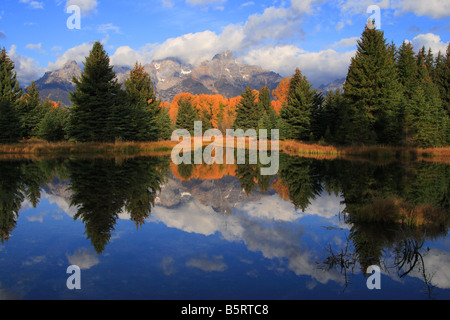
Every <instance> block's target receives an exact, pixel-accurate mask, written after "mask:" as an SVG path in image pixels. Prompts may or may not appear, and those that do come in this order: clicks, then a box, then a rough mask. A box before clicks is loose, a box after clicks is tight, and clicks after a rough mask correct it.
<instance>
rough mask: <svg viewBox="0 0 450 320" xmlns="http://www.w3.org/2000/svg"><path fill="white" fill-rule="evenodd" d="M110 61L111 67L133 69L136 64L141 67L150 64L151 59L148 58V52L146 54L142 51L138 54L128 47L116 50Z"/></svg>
mask: <svg viewBox="0 0 450 320" xmlns="http://www.w3.org/2000/svg"><path fill="white" fill-rule="evenodd" d="M110 61H111V64H112V65H116V66H129V67H133V66H134V65H135V64H136V62H138V63H141V64H143V65H144V64H146V63H150V62H151V58H150V57H148V52H147V53H146V52H145V51H144V50H142V51H141V52H139V51H136V50H134V49H132V48H130V47H129V46H122V47H119V48H117V49H116V51H115V52H114V54H113V55H112V56H111V57H110Z"/></svg>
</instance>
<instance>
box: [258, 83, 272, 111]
mask: <svg viewBox="0 0 450 320" xmlns="http://www.w3.org/2000/svg"><path fill="white" fill-rule="evenodd" d="M271 107H272V102H271V99H270V90H269V88H268V87H267V86H263V87H261V89H260V90H259V95H258V109H259V114H260V116H262V115H264V113H265V112H267V113H268V112H269V111H270V109H271Z"/></svg>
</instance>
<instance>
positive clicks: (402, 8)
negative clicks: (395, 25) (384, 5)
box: [392, 0, 450, 19]
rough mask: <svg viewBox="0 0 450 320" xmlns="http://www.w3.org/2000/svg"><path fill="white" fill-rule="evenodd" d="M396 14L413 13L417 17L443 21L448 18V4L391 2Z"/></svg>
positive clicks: (438, 1)
mask: <svg viewBox="0 0 450 320" xmlns="http://www.w3.org/2000/svg"><path fill="white" fill-rule="evenodd" d="M392 6H393V8H395V9H396V10H397V11H396V12H397V14H401V13H414V14H416V15H418V16H428V17H431V18H434V19H443V18H447V17H448V16H450V2H449V1H441V0H427V1H422V0H400V1H393V5H392Z"/></svg>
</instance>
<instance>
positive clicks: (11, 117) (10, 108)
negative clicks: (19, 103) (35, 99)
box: [0, 98, 21, 143]
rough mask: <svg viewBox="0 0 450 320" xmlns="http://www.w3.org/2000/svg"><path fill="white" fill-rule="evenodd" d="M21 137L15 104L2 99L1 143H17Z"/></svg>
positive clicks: (0, 109) (0, 112) (0, 105)
mask: <svg viewBox="0 0 450 320" xmlns="http://www.w3.org/2000/svg"><path fill="white" fill-rule="evenodd" d="M20 136H21V129H20V119H19V116H18V115H17V113H16V108H15V107H14V104H13V102H11V101H10V100H8V99H6V98H0V143H13V142H17V141H19V139H20Z"/></svg>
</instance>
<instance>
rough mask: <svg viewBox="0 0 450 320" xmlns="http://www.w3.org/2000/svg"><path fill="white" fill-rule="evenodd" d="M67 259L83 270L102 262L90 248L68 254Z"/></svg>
mask: <svg viewBox="0 0 450 320" xmlns="http://www.w3.org/2000/svg"><path fill="white" fill-rule="evenodd" d="M67 260H68V261H69V263H70V264H71V265H75V266H78V267H80V269H81V270H88V269H90V268H92V267H93V266H95V265H97V264H99V263H100V261H99V259H98V257H97V256H96V254H95V252H93V251H92V249H90V248H81V249H78V250H77V251H76V252H75V253H74V254H72V255H67Z"/></svg>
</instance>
